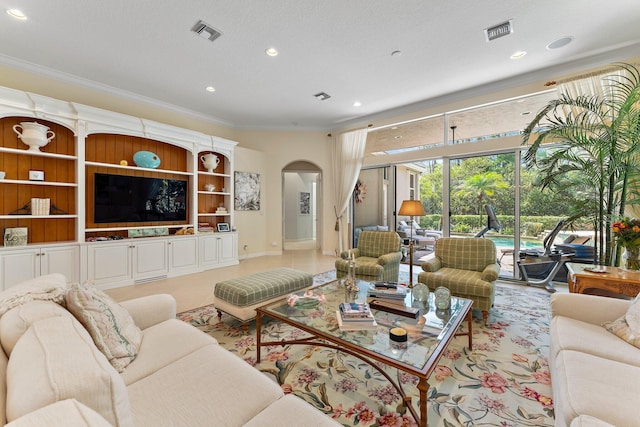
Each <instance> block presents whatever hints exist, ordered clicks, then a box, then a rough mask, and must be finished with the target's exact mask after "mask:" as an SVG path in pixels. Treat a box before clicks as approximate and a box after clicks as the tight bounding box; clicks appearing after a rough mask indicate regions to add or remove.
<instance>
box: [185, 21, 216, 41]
mask: <svg viewBox="0 0 640 427" xmlns="http://www.w3.org/2000/svg"><path fill="white" fill-rule="evenodd" d="M191 31H193V32H194V33H196V34H197V35H199V36H200V37H202V38H203V39H207V40H209V41H214V40H215V39H217V38H218V37H220V36H221V35H222V33H221V32H220V31H218V30H216V29H215V28H213V27H212V26H211V25H209V24H207V23H206V22H204V21H198V22H197V23H196V25H194V26H193V28H191Z"/></svg>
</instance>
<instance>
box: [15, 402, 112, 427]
mask: <svg viewBox="0 0 640 427" xmlns="http://www.w3.org/2000/svg"><path fill="white" fill-rule="evenodd" d="M42 426H47V427H110V426H111V424H109V423H108V422H107V420H105V419H104V418H103V417H101V416H100V414H98V413H97V412H96V411H94V410H93V409H91V408H88V407H86V406H85V405H83V404H82V403H80V402H78V401H77V400H75V399H66V400H61V401H59V402H56V403H52V404H51V405H48V406H45V407H44V408H40V409H38V410H37V411H34V412H29V413H28V414H26V415H24V416H22V417H20V418H18V419H17V420H15V421H12V422H10V423H9V424H7V425H6V426H5V427H42Z"/></svg>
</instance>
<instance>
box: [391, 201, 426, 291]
mask: <svg viewBox="0 0 640 427" xmlns="http://www.w3.org/2000/svg"><path fill="white" fill-rule="evenodd" d="M398 215H400V216H409V217H411V225H410V230H411V231H410V235H409V287H410V288H413V217H414V216H423V215H426V213H425V211H424V208H423V207H422V202H420V200H403V201H402V205H400V210H399V211H398Z"/></svg>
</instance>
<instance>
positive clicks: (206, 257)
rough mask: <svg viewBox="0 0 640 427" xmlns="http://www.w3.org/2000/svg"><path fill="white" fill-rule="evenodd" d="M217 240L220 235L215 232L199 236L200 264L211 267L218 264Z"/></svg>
mask: <svg viewBox="0 0 640 427" xmlns="http://www.w3.org/2000/svg"><path fill="white" fill-rule="evenodd" d="M219 240H220V237H219V236H218V235H217V234H216V233H214V234H212V235H211V236H200V266H202V267H211V266H215V265H217V264H218V243H219Z"/></svg>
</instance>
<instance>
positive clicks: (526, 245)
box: [485, 236, 542, 249]
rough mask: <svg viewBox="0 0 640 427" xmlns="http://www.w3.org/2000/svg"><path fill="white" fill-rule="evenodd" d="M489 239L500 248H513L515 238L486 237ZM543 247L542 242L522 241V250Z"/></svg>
mask: <svg viewBox="0 0 640 427" xmlns="http://www.w3.org/2000/svg"><path fill="white" fill-rule="evenodd" d="M485 237H486V238H487V239H490V240H493V243H495V244H496V246H497V247H498V248H513V237H507V236H485ZM541 246H542V241H541V240H532V239H520V249H531V248H537V247H541Z"/></svg>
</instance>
